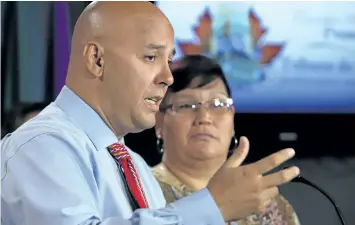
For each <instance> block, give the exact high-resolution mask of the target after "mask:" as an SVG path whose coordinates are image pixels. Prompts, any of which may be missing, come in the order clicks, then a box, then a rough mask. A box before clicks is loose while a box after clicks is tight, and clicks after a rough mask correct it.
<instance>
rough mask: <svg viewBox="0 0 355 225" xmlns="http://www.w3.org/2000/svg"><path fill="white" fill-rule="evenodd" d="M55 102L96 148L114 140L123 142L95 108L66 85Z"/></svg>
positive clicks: (101, 147) (105, 145) (103, 146)
mask: <svg viewBox="0 0 355 225" xmlns="http://www.w3.org/2000/svg"><path fill="white" fill-rule="evenodd" d="M55 103H56V104H57V106H58V107H59V108H60V109H62V110H63V111H64V112H65V113H66V114H67V115H68V116H69V117H70V119H71V120H72V121H73V122H74V123H76V124H77V125H78V126H80V127H81V128H82V129H83V130H84V132H85V133H86V135H87V136H88V137H89V139H90V140H91V141H92V143H93V144H94V145H95V147H96V149H98V150H99V149H106V148H107V147H108V146H110V145H111V144H113V143H116V142H121V143H122V144H124V140H123V137H122V138H117V137H116V135H115V134H114V133H113V132H112V130H111V129H110V128H109V127H108V126H107V125H106V124H105V122H104V121H103V120H102V119H101V117H100V116H99V115H98V114H97V113H96V112H95V110H94V109H93V108H91V107H90V106H89V105H88V104H86V103H85V102H84V101H83V100H82V99H81V98H80V97H79V96H78V95H77V94H75V93H74V92H73V91H72V90H71V89H70V88H68V87H67V86H64V87H63V89H62V90H61V92H60V93H59V95H58V97H57V99H56V100H55Z"/></svg>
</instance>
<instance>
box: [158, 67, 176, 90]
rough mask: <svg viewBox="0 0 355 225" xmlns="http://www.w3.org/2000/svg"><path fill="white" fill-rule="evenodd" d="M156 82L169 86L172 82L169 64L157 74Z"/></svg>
mask: <svg viewBox="0 0 355 225" xmlns="http://www.w3.org/2000/svg"><path fill="white" fill-rule="evenodd" d="M158 83H159V84H165V85H167V86H170V85H172V84H173V83H174V77H173V75H172V73H171V70H170V68H169V66H166V67H165V68H164V69H163V71H161V73H160V74H159V76H158Z"/></svg>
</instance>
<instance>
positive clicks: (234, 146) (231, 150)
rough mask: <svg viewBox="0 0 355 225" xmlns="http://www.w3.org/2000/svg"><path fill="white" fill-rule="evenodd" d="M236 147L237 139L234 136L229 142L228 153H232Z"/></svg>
mask: <svg viewBox="0 0 355 225" xmlns="http://www.w3.org/2000/svg"><path fill="white" fill-rule="evenodd" d="M237 145H238V139H237V138H236V137H235V136H233V137H232V140H231V144H230V146H229V153H233V151H234V149H235V148H236V147H237Z"/></svg>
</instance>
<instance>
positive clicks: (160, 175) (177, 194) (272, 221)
mask: <svg viewBox="0 0 355 225" xmlns="http://www.w3.org/2000/svg"><path fill="white" fill-rule="evenodd" d="M152 172H153V174H154V176H155V178H156V179H157V181H158V182H159V185H160V187H161V188H162V191H163V193H164V197H165V199H166V201H167V203H171V202H174V201H176V200H178V199H180V198H182V197H184V196H187V195H189V194H191V193H192V192H193V190H192V189H191V188H189V187H187V186H186V185H184V184H182V183H181V182H180V181H179V180H178V179H177V178H176V177H175V176H174V175H173V174H172V173H171V172H170V171H169V170H168V169H167V168H166V167H165V166H164V164H163V163H160V164H158V165H157V166H155V167H153V169H152ZM226 224H228V225H300V223H299V220H298V217H297V215H296V213H295V211H294V209H293V208H292V206H291V205H290V204H289V202H288V201H287V200H286V199H285V198H284V197H283V196H281V195H278V196H276V197H275V198H274V199H272V200H271V202H270V203H269V204H268V205H267V207H266V208H265V212H264V213H263V214H262V215H260V214H253V215H250V216H248V217H246V218H244V219H241V220H238V221H231V222H228V223H226Z"/></svg>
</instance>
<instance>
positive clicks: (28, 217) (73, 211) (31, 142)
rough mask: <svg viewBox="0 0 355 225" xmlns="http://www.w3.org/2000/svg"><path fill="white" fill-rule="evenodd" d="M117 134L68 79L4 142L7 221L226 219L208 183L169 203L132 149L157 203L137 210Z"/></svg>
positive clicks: (121, 223) (23, 224)
mask: <svg viewBox="0 0 355 225" xmlns="http://www.w3.org/2000/svg"><path fill="white" fill-rule="evenodd" d="M117 141H120V140H118V138H117V137H116V136H115V135H114V133H113V132H112V131H111V130H110V129H109V128H108V127H107V126H106V124H105V123H104V122H103V120H102V119H101V118H100V117H99V115H98V114H97V113H96V112H95V111H94V110H93V109H92V108H91V107H90V106H89V105H87V104H86V103H85V102H84V101H83V100H81V98H80V97H79V96H77V95H76V94H75V93H74V92H72V91H71V90H70V89H69V88H68V87H66V86H65V87H64V88H63V90H62V91H61V93H60V94H59V96H58V98H57V99H56V100H55V102H53V103H51V104H50V105H49V106H48V107H47V108H45V109H44V110H43V111H42V112H41V113H40V114H39V115H38V116H37V117H35V118H34V119H32V120H30V121H28V122H27V123H25V124H24V125H22V126H21V127H20V128H18V129H17V130H16V131H15V132H13V133H12V134H9V135H7V136H6V137H4V139H3V141H2V146H1V188H2V192H1V203H2V205H1V214H2V218H1V219H2V223H3V224H4V225H34V224H35V225H49V224H50V225H79V224H80V225H94V224H95V225H98V224H100V225H128V224H133V225H138V224H139V225H163V224H164V225H167V224H169V225H170V224H171V225H172V224H174V225H175V224H176V225H177V224H181V225H182V224H183V225H199V224H200V225H206V224H209V225H224V221H223V217H222V215H221V213H220V211H219V209H218V207H217V205H216V203H215V202H214V200H213V198H212V196H211V195H210V193H209V192H208V190H207V189H203V190H201V191H199V192H196V193H194V194H192V195H191V196H188V197H186V198H184V199H182V200H179V201H177V202H175V203H172V204H169V205H167V206H166V205H165V200H164V196H163V194H162V191H161V189H160V187H159V184H158V183H157V181H156V180H155V178H154V176H153V175H152V173H151V171H150V168H149V167H148V165H147V164H146V163H145V162H144V160H143V159H142V158H141V157H140V156H139V155H138V154H136V153H134V152H132V151H131V150H129V151H130V154H131V156H132V158H133V161H134V164H135V166H136V168H137V170H138V173H139V175H140V178H141V181H142V185H143V188H144V190H145V193H146V196H147V199H148V202H149V206H150V209H138V210H136V211H134V212H132V209H131V206H130V204H129V199H128V197H127V193H125V189H124V186H123V184H124V183H123V180H122V178H121V177H120V175H119V173H118V171H117V169H118V168H117V165H116V164H115V162H114V160H113V158H112V157H111V155H110V153H109V152H108V151H107V146H109V145H111V144H113V143H115V142H117ZM121 141H122V140H121Z"/></svg>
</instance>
